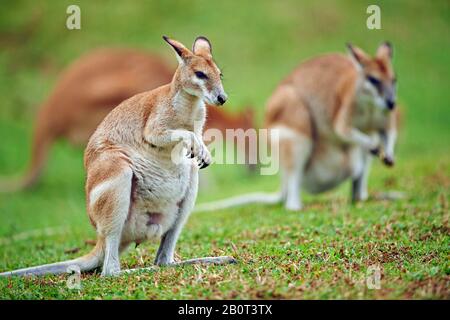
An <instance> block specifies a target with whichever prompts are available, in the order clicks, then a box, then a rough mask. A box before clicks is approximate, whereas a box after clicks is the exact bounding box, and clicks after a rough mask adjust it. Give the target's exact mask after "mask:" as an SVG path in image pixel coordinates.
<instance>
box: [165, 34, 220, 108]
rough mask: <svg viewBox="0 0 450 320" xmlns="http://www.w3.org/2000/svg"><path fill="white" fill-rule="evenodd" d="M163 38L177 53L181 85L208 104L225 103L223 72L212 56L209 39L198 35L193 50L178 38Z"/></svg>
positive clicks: (177, 75) (178, 75)
mask: <svg viewBox="0 0 450 320" xmlns="http://www.w3.org/2000/svg"><path fill="white" fill-rule="evenodd" d="M163 38H164V40H165V41H166V42H167V43H168V44H169V45H170V46H171V47H172V48H173V49H174V51H175V53H176V56H177V59H178V62H179V66H178V69H177V71H176V74H175V77H177V80H178V81H179V84H180V85H181V87H182V88H183V89H184V90H185V91H186V92H187V93H189V94H191V95H193V96H197V97H199V98H200V99H202V100H204V101H205V102H206V103H208V104H213V105H216V106H218V105H223V104H224V103H225V101H227V98H228V97H227V94H226V93H225V91H224V89H223V86H222V73H221V72H220V69H219V68H218V67H217V65H216V64H215V62H214V60H213V58H212V47H211V43H210V42H209V40H208V39H206V38H205V37H197V39H195V41H194V44H193V46H192V51H191V50H189V49H187V48H186V47H185V46H184V45H183V44H181V43H180V42H178V41H176V40H173V39H169V38H168V37H166V36H163Z"/></svg>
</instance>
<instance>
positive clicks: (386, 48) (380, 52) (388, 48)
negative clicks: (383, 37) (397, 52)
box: [376, 41, 394, 60]
mask: <svg viewBox="0 0 450 320" xmlns="http://www.w3.org/2000/svg"><path fill="white" fill-rule="evenodd" d="M393 54H394V49H393V48H392V44H391V43H390V42H388V41H386V42H383V43H382V44H381V45H380V46H379V47H378V49H377V54H376V56H377V57H378V58H382V59H386V58H387V59H388V60H390V59H392V56H393Z"/></svg>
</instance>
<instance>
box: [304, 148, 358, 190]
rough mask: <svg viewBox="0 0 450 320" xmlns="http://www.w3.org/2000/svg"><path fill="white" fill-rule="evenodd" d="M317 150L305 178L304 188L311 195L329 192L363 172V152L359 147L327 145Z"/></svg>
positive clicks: (307, 168)
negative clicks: (344, 147)
mask: <svg viewBox="0 0 450 320" xmlns="http://www.w3.org/2000/svg"><path fill="white" fill-rule="evenodd" d="M317 150H318V149H317V148H315V150H314V151H313V155H312V157H311V160H310V162H309V163H308V165H307V167H306V169H305V172H304V177H303V183H302V186H303V188H304V189H305V190H306V191H308V192H310V193H320V192H324V191H328V190H330V189H332V188H334V187H336V186H338V185H339V184H340V183H342V182H343V181H345V180H346V179H348V178H350V177H352V176H358V175H359V174H360V173H361V172H362V170H363V166H362V150H361V149H360V148H359V147H353V148H348V149H343V148H342V147H341V146H337V145H333V144H332V143H327V144H325V145H322V146H321V147H320V152H318V151H317Z"/></svg>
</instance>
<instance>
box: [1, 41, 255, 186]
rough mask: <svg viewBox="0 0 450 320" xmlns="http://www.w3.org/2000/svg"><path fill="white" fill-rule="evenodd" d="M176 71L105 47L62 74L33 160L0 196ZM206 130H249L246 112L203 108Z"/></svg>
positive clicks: (42, 116)
mask: <svg viewBox="0 0 450 320" xmlns="http://www.w3.org/2000/svg"><path fill="white" fill-rule="evenodd" d="M173 74H174V69H173V68H172V67H171V66H169V65H168V64H167V63H166V62H165V61H164V59H162V58H160V57H159V56H157V55H154V54H150V53H147V52H145V51H140V50H135V49H123V48H103V49H97V50H95V51H93V52H91V53H88V54H85V55H83V56H82V57H80V58H79V59H78V60H77V61H75V62H74V63H72V64H71V65H70V66H69V67H68V68H67V69H66V70H65V71H64V72H63V73H62V75H61V78H60V79H59V80H58V82H57V84H56V86H55V88H54V90H53V91H52V93H51V94H50V96H49V98H48V99H47V100H46V101H45V103H44V104H43V105H42V107H41V108H40V110H39V113H38V115H37V117H36V122H35V130H34V136H33V142H32V150H31V160H30V164H29V168H28V171H27V173H26V174H25V176H24V177H23V178H21V179H17V180H7V181H1V183H0V191H9V192H12V191H17V190H20V189H23V188H27V187H31V186H33V185H34V184H35V183H36V182H37V181H38V179H39V177H40V175H41V173H42V170H43V168H44V165H45V162H46V159H47V154H48V152H49V151H50V147H51V146H52V144H53V143H54V142H55V140H57V139H60V138H66V139H68V141H69V142H71V143H72V144H73V145H77V146H82V147H85V146H86V144H87V142H88V140H89V137H90V136H91V135H92V133H93V132H94V131H95V129H96V128H97V126H98V125H99V124H100V122H101V121H102V120H103V119H104V118H105V116H106V115H107V114H108V113H109V112H110V111H111V110H112V109H113V108H115V107H116V106H117V105H118V104H119V103H121V102H122V101H124V100H126V99H128V98H130V97H132V96H134V95H135V94H138V93H141V92H144V91H148V90H152V89H155V88H157V87H159V86H161V85H164V84H166V83H168V82H170V81H171V79H172V77H173ZM207 115H208V116H207V119H206V124H205V130H206V129H209V128H217V129H220V130H221V131H223V133H225V129H227V128H228V129H237V128H243V129H247V128H251V127H253V125H254V124H253V117H252V115H251V114H250V113H249V112H248V111H245V112H243V113H236V114H228V113H227V112H226V111H224V110H219V109H217V108H216V107H214V106H212V105H207Z"/></svg>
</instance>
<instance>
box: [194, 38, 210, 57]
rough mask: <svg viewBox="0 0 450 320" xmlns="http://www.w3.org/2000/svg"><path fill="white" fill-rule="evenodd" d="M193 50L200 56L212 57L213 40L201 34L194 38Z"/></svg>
mask: <svg viewBox="0 0 450 320" xmlns="http://www.w3.org/2000/svg"><path fill="white" fill-rule="evenodd" d="M192 52H193V53H194V54H195V55H198V56H204V57H205V58H211V57H212V47H211V42H209V40H208V39H207V38H206V37H203V36H200V37H197V38H196V39H195V40H194V44H193V45H192Z"/></svg>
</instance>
